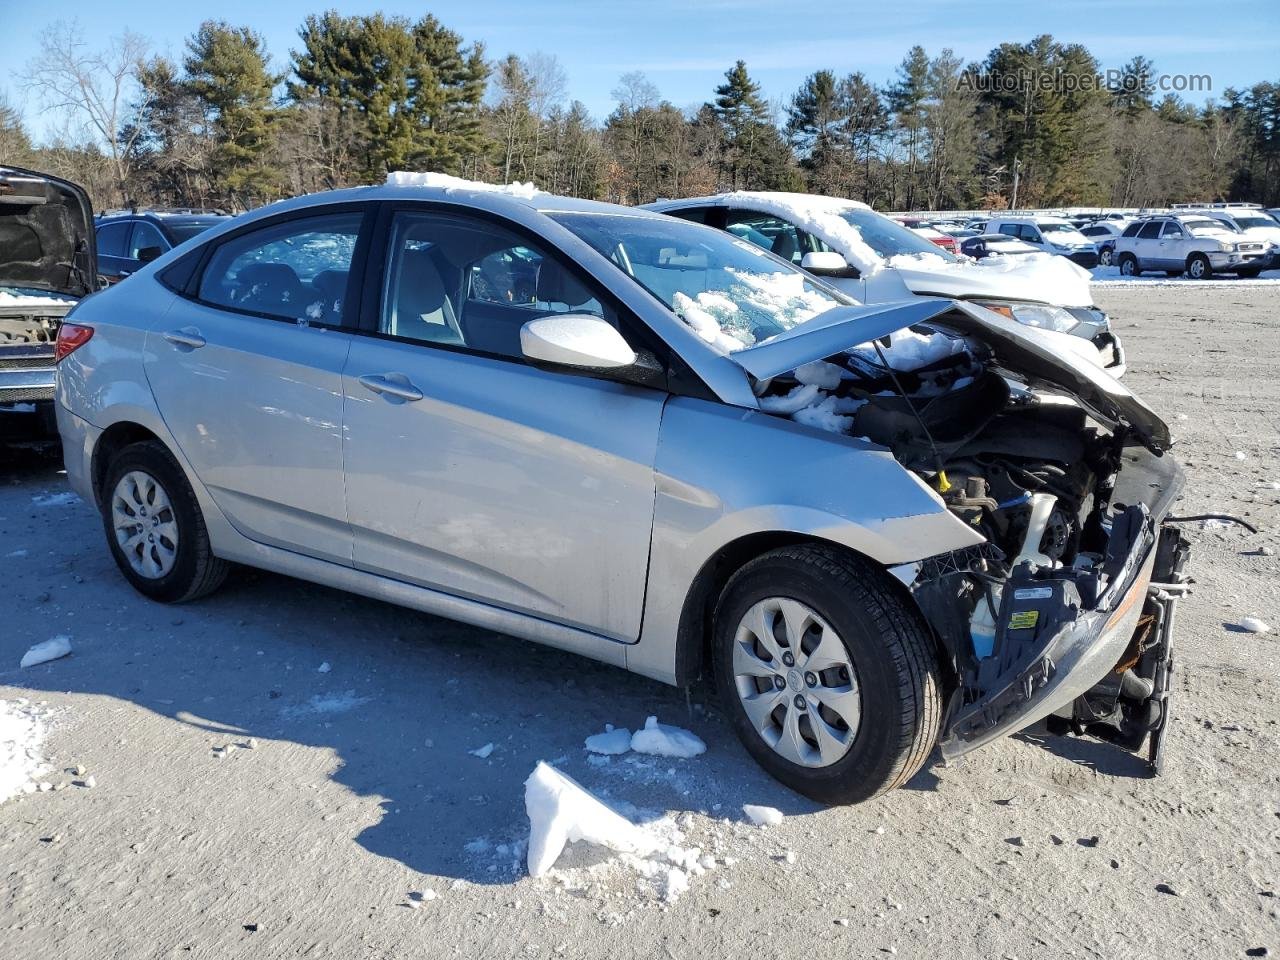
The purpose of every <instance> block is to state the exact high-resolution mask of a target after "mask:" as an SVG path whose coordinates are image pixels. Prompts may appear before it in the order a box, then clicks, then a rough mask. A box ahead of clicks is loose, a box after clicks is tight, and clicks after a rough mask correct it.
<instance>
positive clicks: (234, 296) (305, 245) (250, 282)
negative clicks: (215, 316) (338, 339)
mask: <svg viewBox="0 0 1280 960" xmlns="http://www.w3.org/2000/svg"><path fill="white" fill-rule="evenodd" d="M361 219H362V215H361V214H359V213H339V214H329V215H325V216H317V217H306V218H303V219H296V220H287V221H285V222H283V223H275V224H272V225H271V226H268V227H263V228H262V229H261V230H254V231H252V232H251V233H246V234H241V235H240V236H238V237H233V238H232V239H230V240H227V241H226V242H225V243H222V244H220V245H219V246H218V247H217V249H215V250H214V253H213V256H212V257H211V258H210V259H209V264H208V266H207V267H205V270H204V275H203V276H202V277H201V278H200V289H199V292H198V294H197V296H198V297H199V299H201V300H203V301H204V302H206V303H210V304H213V305H214V306H219V307H230V308H231V309H234V310H244V311H247V312H249V313H260V314H265V315H267V316H269V317H277V318H280V319H282V320H308V321H311V322H314V323H324V324H334V325H336V324H340V323H341V322H342V308H343V304H344V303H345V301H346V296H347V279H348V277H349V275H350V270H351V260H352V257H353V256H354V254H355V248H356V238H357V236H358V235H359V233H360V222H361Z"/></svg>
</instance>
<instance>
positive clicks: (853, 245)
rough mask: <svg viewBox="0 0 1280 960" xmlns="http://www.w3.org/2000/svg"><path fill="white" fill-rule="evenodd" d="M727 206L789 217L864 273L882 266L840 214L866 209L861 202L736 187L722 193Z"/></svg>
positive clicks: (881, 258) (876, 255) (787, 218)
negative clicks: (733, 190) (736, 188)
mask: <svg viewBox="0 0 1280 960" xmlns="http://www.w3.org/2000/svg"><path fill="white" fill-rule="evenodd" d="M724 199H725V201H727V202H729V205H730V206H733V207H737V208H741V209H745V210H755V211H757V212H759V213H771V214H773V215H774V216H777V217H781V218H782V219H783V220H789V221H791V222H792V223H794V224H795V225H796V226H798V227H799V228H800V229H801V230H803V231H805V232H806V233H810V234H814V235H815V236H818V237H821V238H822V239H823V240H824V241H826V242H827V243H828V244H830V245H831V246H832V247H833V248H834V249H835V250H836V251H837V252H839V253H841V254H843V255H844V258H845V259H846V260H848V261H849V263H851V264H853V266H855V267H857V268H858V270H859V271H861V272H862V274H863V275H864V276H870V275H871V274H873V273H876V272H877V271H879V270H880V269H881V268H882V267H883V266H884V258H883V257H881V256H880V254H878V253H876V251H875V250H873V249H872V248H871V246H870V245H869V244H868V243H867V242H866V241H865V240H863V239H862V231H860V230H859V229H858V228H857V227H855V226H854V225H853V224H852V223H850V222H849V221H848V220H845V219H844V218H843V217H842V216H840V214H841V213H842V212H843V211H846V210H850V209H861V210H870V209H871V208H870V207H868V206H867V205H866V204H865V203H859V202H858V201H856V200H843V199H840V198H838V197H821V196H812V195H810V194H806V193H772V192H770V193H755V192H752V191H746V190H740V191H737V192H735V193H730V194H727V195H726V196H725V197H724Z"/></svg>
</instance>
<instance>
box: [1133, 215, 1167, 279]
mask: <svg viewBox="0 0 1280 960" xmlns="http://www.w3.org/2000/svg"><path fill="white" fill-rule="evenodd" d="M1163 223H1164V222H1163V221H1162V220H1152V221H1150V222H1148V223H1144V224H1143V225H1142V229H1140V230H1139V231H1138V237H1137V239H1136V240H1135V241H1134V244H1133V253H1134V256H1136V257H1137V258H1138V265H1139V266H1141V267H1145V268H1147V269H1151V268H1154V267H1157V266H1159V265H1160V264H1159V260H1160V228H1161V226H1163Z"/></svg>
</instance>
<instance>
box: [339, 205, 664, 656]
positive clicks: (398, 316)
mask: <svg viewBox="0 0 1280 960" xmlns="http://www.w3.org/2000/svg"><path fill="white" fill-rule="evenodd" d="M386 216H387V222H386V224H385V226H382V225H380V226H379V228H378V230H377V235H378V236H379V237H387V238H388V239H387V241H386V243H385V250H384V251H383V252H382V253H380V254H379V253H375V254H374V255H373V256H372V257H371V260H370V267H369V274H368V275H369V280H368V283H367V285H366V286H367V288H368V293H367V295H366V299H365V306H364V310H365V321H364V323H363V324H362V325H363V326H366V327H367V328H368V329H367V333H366V334H365V335H363V336H358V337H356V338H355V340H354V342H353V345H352V348H351V355H350V359H349V360H348V362H347V365H346V370H345V372H344V375H343V378H342V386H343V392H344V394H345V396H346V412H345V419H344V424H343V437H344V441H343V446H344V462H345V465H346V484H347V514H348V517H349V520H350V523H351V527H352V535H353V538H354V561H355V565H356V567H357V568H359V569H363V570H368V571H370V572H373V573H377V574H381V575H383V576H388V577H393V578H395V579H398V580H402V581H405V582H409V583H414V584H417V585H420V586H425V587H429V588H432V589H436V590H441V591H443V592H446V593H450V594H453V595H456V596H462V597H466V598H469V599H473V600H479V601H483V602H485V603H489V604H492V605H495V606H498V607H502V608H504V609H507V610H512V611H516V612H519V613H523V614H528V615H532V616H536V617H540V618H543V619H547V620H552V621H555V622H558V623H563V624H568V625H571V626H576V627H582V628H585V629H588V630H591V631H592V632H595V633H599V634H603V635H605V636H608V637H610V638H612V639H615V640H624V641H628V642H630V641H634V640H635V639H637V638H638V636H639V630H640V616H641V611H642V607H643V601H644V590H645V577H646V573H647V567H648V555H649V535H650V531H651V528H652V523H653V503H654V494H655V481H654V473H653V463H654V457H655V454H656V450H657V443H658V428H659V424H660V423H661V418H662V409H663V406H664V403H665V401H666V392H665V390H659V389H652V388H648V387H640V386H635V385H631V384H627V383H622V382H618V381H616V380H612V379H607V378H597V377H593V376H584V375H581V374H579V373H570V372H565V371H562V370H556V369H549V368H545V367H538V366H535V365H533V364H531V363H529V362H527V361H526V360H525V359H524V356H523V354H522V353H521V350H520V327H521V326H522V325H523V324H524V323H525V322H527V321H528V320H532V319H535V318H537V317H541V316H546V315H548V314H554V313H565V312H569V311H573V312H585V313H592V314H596V315H598V316H602V317H604V318H605V319H607V320H609V321H610V322H611V323H614V324H615V325H617V326H618V327H619V329H620V330H621V331H622V332H623V335H624V337H628V338H629V339H631V340H632V341H633V342H632V345H633V347H634V346H636V345H637V344H636V343H635V342H634V337H632V336H631V334H630V332H629V330H628V328H627V321H626V320H625V319H624V318H623V316H622V308H621V306H620V305H618V304H616V303H614V302H613V301H612V299H611V298H610V296H609V295H608V293H607V291H605V290H602V289H600V288H598V287H597V286H595V285H594V282H593V281H591V280H590V279H589V278H587V277H585V276H584V275H582V274H580V273H579V272H577V270H576V269H575V268H574V267H573V266H572V264H569V263H567V262H565V261H563V260H561V259H560V258H559V257H558V256H556V255H555V254H554V253H553V252H552V251H550V250H549V249H548V248H546V247H545V246H543V245H542V244H541V243H540V242H538V241H537V239H536V238H532V237H529V236H528V235H526V234H524V233H518V232H516V231H515V230H514V229H513V228H508V227H507V226H505V225H502V224H499V223H496V222H494V221H491V220H487V219H480V218H478V217H470V216H461V215H458V214H456V213H446V212H433V211H432V210H431V209H430V208H427V207H425V206H423V205H418V206H416V207H413V208H407V209H398V210H394V211H391V210H389V211H388V213H387V215H386ZM375 264H378V266H376V267H375Z"/></svg>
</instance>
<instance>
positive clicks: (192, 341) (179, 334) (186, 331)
mask: <svg viewBox="0 0 1280 960" xmlns="http://www.w3.org/2000/svg"><path fill="white" fill-rule="evenodd" d="M164 338H165V339H166V340H168V341H169V342H170V343H172V344H173V345H174V346H175V347H187V348H188V349H191V350H197V349H199V348H200V347H203V346H204V343H205V341H204V337H202V336H200V331H199V330H197V329H196V328H195V327H183V328H182V329H181V330H170V331H169V332H168V333H166V334H165V335H164Z"/></svg>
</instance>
